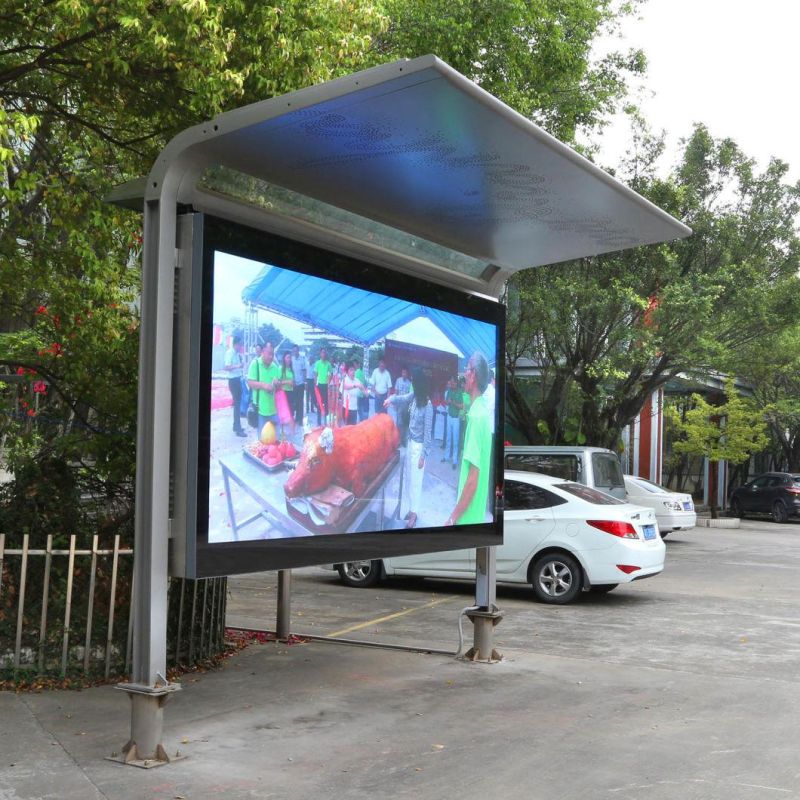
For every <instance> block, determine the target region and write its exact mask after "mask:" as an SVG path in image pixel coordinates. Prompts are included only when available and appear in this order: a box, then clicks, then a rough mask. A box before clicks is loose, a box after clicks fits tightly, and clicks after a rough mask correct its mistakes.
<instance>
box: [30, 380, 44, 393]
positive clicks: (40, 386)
mask: <svg viewBox="0 0 800 800" xmlns="http://www.w3.org/2000/svg"><path fill="white" fill-rule="evenodd" d="M33 391H34V392H36V394H47V384H46V383H45V382H44V381H36V383H34V384H33Z"/></svg>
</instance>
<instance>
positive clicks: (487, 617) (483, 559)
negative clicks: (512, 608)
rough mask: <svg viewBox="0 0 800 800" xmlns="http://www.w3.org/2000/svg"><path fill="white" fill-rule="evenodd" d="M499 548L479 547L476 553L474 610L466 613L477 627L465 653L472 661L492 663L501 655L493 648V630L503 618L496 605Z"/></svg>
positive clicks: (498, 659) (500, 657)
mask: <svg viewBox="0 0 800 800" xmlns="http://www.w3.org/2000/svg"><path fill="white" fill-rule="evenodd" d="M496 551H497V548H496V547H479V548H478V549H477V550H476V551H475V607H476V608H475V609H470V610H468V611H466V612H465V613H466V615H467V617H469V620H470V622H472V625H473V627H474V631H473V641H472V647H471V648H470V649H469V650H468V651H467V653H466V654H465V656H464V657H465V658H468V659H469V660H471V661H484V662H487V663H492V662H495V661H500V659H502V656H501V655H500V653H498V652H497V650H495V649H494V629H495V627H496V626H497V625H498V624H499V623H500V620H501V619H502V618H503V612H502V611H500V609H499V607H498V605H497V591H496V566H497V552H496Z"/></svg>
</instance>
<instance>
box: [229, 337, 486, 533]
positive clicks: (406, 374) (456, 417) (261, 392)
mask: <svg viewBox="0 0 800 800" xmlns="http://www.w3.org/2000/svg"><path fill="white" fill-rule="evenodd" d="M248 361H249V364H248ZM224 369H225V371H226V373H227V377H228V384H229V388H230V391H231V395H232V397H233V430H234V433H236V435H237V436H246V435H247V434H246V433H245V432H244V431H243V428H242V425H241V417H240V414H241V413H243V408H244V406H245V403H244V401H243V399H242V398H243V397H244V398H245V399H248V402H250V401H252V403H253V404H254V405H255V407H256V409H257V412H258V429H259V430H260V429H261V428H262V427H263V426H264V425H265V423H266V422H270V421H271V422H273V423H274V424H275V426H276V427H277V428H279V429H280V431H281V434H282V436H286V435H287V434H288V436H289V437H292V438H293V437H294V436H295V432H296V431H298V430H301V431H302V430H303V429H304V427H307V426H308V425H313V424H314V421H316V424H317V425H318V426H319V425H327V426H330V427H338V426H343V425H355V424H357V423H359V422H363V421H364V420H366V419H368V418H369V417H370V416H371V415H373V414H384V413H387V412H388V410H389V409H392V412H393V414H394V418H395V420H396V423H397V427H398V429H399V431H400V443H401V445H402V446H404V447H405V465H404V469H405V476H404V478H405V481H406V483H405V485H406V486H407V487H408V490H407V491H406V492H404V496H403V507H402V508H401V513H402V514H403V517H404V519H405V521H406V527H408V528H413V527H414V526H415V525H416V523H417V518H418V515H419V512H420V503H421V494H422V481H423V477H424V473H425V467H426V464H427V463H428V462H429V459H430V458H431V454H432V450H433V447H434V429H435V428H436V424H435V423H436V416H437V414H438V415H442V416H443V424H442V425H441V449H442V453H441V463H448V462H449V463H450V464H451V465H452V469H453V470H454V471H455V470H457V469H458V468H459V465H460V467H461V470H460V473H459V480H458V489H457V493H456V505H455V507H454V508H453V510H452V513H451V514H450V516H449V517H448V519H447V522H446V523H445V524H448V525H452V524H469V523H472V522H483V521H484V517H485V512H486V508H487V502H488V491H489V486H490V484H491V472H492V452H493V445H494V438H495V436H494V434H495V431H494V416H495V388H494V373H493V372H492V371H491V370H490V369H489V366H488V362H487V360H486V358H485V356H484V355H483V354H482V353H479V352H476V353H473V354H472V356H470V358H469V359H468V361H467V365H466V368H465V370H464V374H463V375H460V376H459V375H453V376H452V377H451V378H450V379H449V380H448V381H447V386H446V388H445V390H444V392H443V393H442V392H439V393H438V394H437V396H436V405H434V400H433V398H432V394H431V389H432V387H431V385H430V377H429V375H428V374H427V373H426V372H425V371H424V370H422V369H418V368H415V369H414V370H413V371H411V372H410V371H409V369H408V368H407V367H402V368H401V369H400V375H399V376H398V377H397V379H396V380H394V381H392V375H391V373H390V371H389V370H388V369H387V366H386V361H385V360H384V359H383V358H380V359H379V361H378V366H377V367H375V369H373V370H372V372H371V373H369V375H368V374H367V371H365V369H364V366H363V364H362V363H360V362H358V361H355V360H354V361H346V360H342V361H339V362H334V361H332V360H331V359H330V358H329V356H328V351H327V349H326V348H324V347H323V348H322V349H321V350H320V352H319V357H318V358H317V359H316V360H315V361H314V362H313V363H309V360H308V358H307V357H306V356H305V354H303V353H302V352H301V351H300V348H299V347H298V346H297V345H295V346H294V347H293V348H292V349H291V350H290V351H286V352H284V353H283V354H282V355H281V356H279V357H277V358H276V354H275V348H274V346H273V344H272V343H270V342H267V343H266V344H264V345H263V346H256V349H255V352H254V353H253V354H252V357H251V358H250V359H248V358H247V357H246V356H245V354H244V348H243V345H242V340H241V337H238V336H234V337H233V339H232V343H231V346H230V348H229V349H228V351H227V352H226V355H225V367H224ZM248 394H249V398H248Z"/></svg>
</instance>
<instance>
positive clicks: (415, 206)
mask: <svg viewBox="0 0 800 800" xmlns="http://www.w3.org/2000/svg"><path fill="white" fill-rule="evenodd" d="M215 167H223V168H226V169H230V170H233V171H236V172H238V173H244V174H245V175H248V176H253V177H255V178H258V179H260V180H263V181H266V182H268V183H269V184H272V185H275V186H278V187H283V188H284V189H288V190H291V191H292V192H295V193H297V194H298V196H300V197H306V198H313V199H314V200H316V201H322V203H326V204H329V205H330V206H331V207H332V208H333V209H344V210H345V211H347V212H352V213H354V214H356V215H359V216H360V217H363V218H365V219H366V220H372V221H375V222H377V223H382V224H383V225H386V226H389V228H390V229H395V230H399V231H402V232H403V233H404V234H408V235H410V236H416V237H420V238H421V239H423V240H425V241H427V242H432V243H435V244H436V245H440V246H442V247H444V248H448V249H450V250H452V251H455V252H457V253H459V254H464V255H466V256H469V257H471V258H472V259H477V260H478V262H483V263H484V264H486V265H496V267H499V268H500V271H501V272H502V273H503V274H504V275H507V274H508V273H509V272H513V271H516V270H518V269H522V268H525V267H532V266H538V265H542V264H551V263H557V262H560V261H566V260H569V259H573V258H578V257H583V256H591V255H598V254H600V253H606V252H612V251H615V250H622V249H626V248H629V247H634V246H637V245H643V244H653V243H656V242H661V241H667V240H670V239H676V238H680V237H684V236H687V235H689V234H690V233H691V230H690V229H689V228H688V227H687V226H685V225H683V224H682V223H681V222H679V221H678V220H676V219H674V218H673V217H671V216H670V215H669V214H667V213H665V212H664V211H662V210H661V209H659V208H658V207H656V206H655V205H653V204H652V203H650V202H649V201H647V200H645V199H644V198H643V197H641V196H640V195H638V194H636V193H635V192H633V191H632V190H630V189H629V188H628V187H626V186H624V185H623V184H622V183H620V182H619V181H617V180H616V179H614V178H612V177H611V176H610V175H608V174H607V173H605V172H603V171H602V170H600V169H599V168H598V167H596V166H595V165H594V164H592V163H591V162H589V161H588V160H587V159H585V158H583V157H582V156H580V155H579V154H577V153H576V152H575V151H573V150H572V149H570V148H569V147H567V146H566V145H564V144H563V143H561V142H559V141H558V140H556V139H555V138H553V137H552V136H550V135H549V134H547V133H546V132H545V131H543V130H542V129H541V128H539V127H538V126H536V125H535V124H533V123H532V122H530V121H529V120H527V119H525V118H524V117H522V116H520V115H519V114H517V113H516V112H515V111H513V110H512V109H511V108H509V107H508V106H506V105H505V104H503V103H502V102H500V101H499V100H498V99H497V98H495V97H493V96H492V95H490V94H488V93H487V92H485V91H483V90H482V89H481V88H480V87H478V86H476V85H475V84H474V83H473V82H472V81H470V80H468V79H467V78H465V77H464V76H463V75H461V74H460V73H458V72H456V71H455V70H453V69H451V68H450V67H449V66H447V64H445V63H443V62H442V61H440V60H439V59H437V58H436V57H434V56H423V57H421V58H418V59H414V60H412V61H402V62H396V63H393V64H386V65H383V66H380V67H375V68H373V69H370V70H366V71H364V72H361V73H357V74H355V75H351V76H348V77H345V78H340V79H337V80H335V81H331V82H329V83H326V84H321V85H319V86H313V87H309V88H308V89H303V90H300V91H298V92H294V93H292V94H289V95H284V96H282V97H276V98H273V99H270V100H266V101H263V102H261V103H255V104H253V105H250V106H245V107H242V108H239V109H236V110H234V111H230V112H227V113H225V114H221V115H220V116H218V117H217V118H215V119H214V120H211V121H210V122H208V123H205V124H203V125H199V126H196V127H194V128H190V129H188V130H186V131H184V132H183V133H181V134H180V135H178V136H177V137H175V139H173V140H172V142H171V143H170V144H169V145H168V146H167V147H166V148H165V150H164V151H163V152H162V154H161V156H160V157H159V159H158V160H157V162H156V164H155V165H154V167H153V170H152V172H151V173H150V176H149V177H148V179H147V184H146V194H145V197H146V198H147V199H153V200H159V199H160V200H163V199H165V195H163V194H162V192H163V191H164V189H165V187H167V186H168V185H169V184H170V183H172V184H173V185H174V186H179V187H180V188H179V191H178V194H177V197H178V200H179V201H180V202H183V203H190V204H193V205H195V207H196V208H201V209H203V210H213V211H216V209H213V208H212V209H209V207H208V205H207V204H206V205H205V206H204V202H203V198H202V196H201V195H202V190H203V187H202V185H201V183H202V181H201V175H202V174H203V171H204V170H208V169H209V168H211V169H213V168H215ZM187 176H189V177H190V179H189V180H187V179H186V178H187ZM142 188H143V187H141V185H140V188H139V191H141V189H142ZM205 188H207V187H205ZM124 191H125V190H122V192H121V193H119V194H118V196H117V197H116V198H112V199H116V200H117V201H120V200H121V199H122V198H123V195H124ZM139 197H141V194H140V195H139ZM262 205H264V206H268V205H269V204H267V203H264V204H262ZM316 224H318V225H319V224H321V225H322V226H323V227H324V226H325V222H324V220H323V221H322V222H321V223H320V222H317V223H316ZM328 228H329V229H331V230H332V231H334V233H335V232H336V228H337V225H336V222H330V223H329V224H328ZM370 236H371V234H370ZM366 238H369V237H366ZM390 249H391V248H390ZM428 261H431V259H430V258H429V259H428ZM476 263H477V262H476ZM447 269H449V270H450V271H451V272H452V273H456V272H459V271H462V272H464V271H467V270H466V269H459V266H458V265H455V266H452V265H451V266H449V267H445V271H447ZM470 269H471V271H472V275H471V276H468V277H469V279H470V281H471V282H472V283H471V285H472V287H473V288H474V284H475V282H476V280H477V282H478V283H480V282H481V281H483V282H484V283H485V284H487V285H488V283H489V282H491V283H492V284H493V288H494V289H496V288H497V286H498V281H497V278H498V277H500V276H498V275H497V274H496V273H497V269H495V270H494V272H492V270H489V271H487V273H486V274H485V275H484V276H482V277H480V278H478V277H477V275H476V272H475V263H473V264H472V265H470ZM439 279H441V276H439ZM459 279H460V278H458V277H457V278H456V280H457V281H458V280H459Z"/></svg>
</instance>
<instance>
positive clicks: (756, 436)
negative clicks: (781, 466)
mask: <svg viewBox="0 0 800 800" xmlns="http://www.w3.org/2000/svg"><path fill="white" fill-rule="evenodd" d="M725 397H726V400H725V402H724V403H720V404H719V405H712V404H711V403H709V402H708V401H707V400H706V399H705V398H704V397H703V396H702V395H700V394H693V395H692V399H691V407H690V408H688V409H687V410H686V411H685V412H684V414H683V415H681V414H679V413H677V411H676V409H675V407H674V406H667V408H666V418H667V420H668V421H669V424H670V425H672V426H673V428H674V429H675V431H676V433H677V437H676V439H675V440H674V441H673V444H672V449H673V450H674V451H675V452H676V453H683V454H686V455H694V456H703V457H704V458H707V459H708V461H709V463H710V465H712V469H713V473H711V471H710V477H709V482H710V483H711V482H712V477H713V475H715V474H716V467H717V465H718V464H719V462H720V461H729V462H730V463H731V464H741V463H742V462H744V461H746V460H747V459H748V458H749V457H750V455H751V454H752V453H758V452H760V451H761V450H763V449H764V448H765V447H766V446H767V444H768V443H769V437H768V436H767V433H766V431H767V424H766V422H765V420H764V416H763V413H762V412H761V411H760V410H759V409H758V408H756V406H755V404H754V403H752V402H750V401H748V400H745V399H744V398H743V397H742V396H741V395H740V394H739V393H738V392H737V390H736V386H735V384H734V380H733V378H728V379H727V381H726V382H725ZM708 498H709V506H710V508H711V516H712V517H714V518H716V517H717V502H716V493H714V492H712V491H709V493H708Z"/></svg>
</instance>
